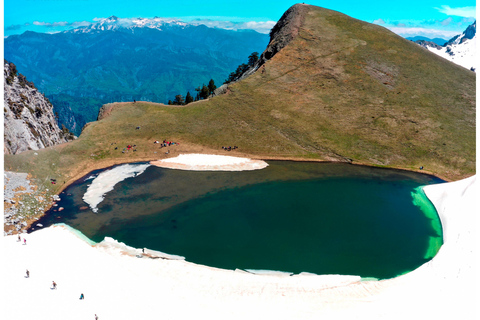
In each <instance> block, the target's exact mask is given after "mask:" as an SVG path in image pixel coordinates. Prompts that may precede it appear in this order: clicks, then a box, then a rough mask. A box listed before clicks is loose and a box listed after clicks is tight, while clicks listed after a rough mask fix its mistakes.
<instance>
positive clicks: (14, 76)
mask: <svg viewBox="0 0 480 320" xmlns="http://www.w3.org/2000/svg"><path fill="white" fill-rule="evenodd" d="M4 78H5V82H4V97H3V99H4V100H3V101H4V109H3V120H4V137H3V140H4V147H3V152H4V154H18V153H20V152H23V151H26V150H38V149H42V148H45V147H49V146H53V145H56V144H59V143H63V142H67V139H66V136H67V132H62V130H60V129H59V128H58V125H57V122H56V120H55V116H54V114H53V111H52V104H51V103H50V102H49V101H48V99H46V98H45V96H44V95H43V94H41V93H40V92H38V90H37V89H36V88H35V86H34V85H33V83H31V82H28V81H27V79H26V78H25V77H24V76H23V75H22V74H19V73H17V69H16V67H15V65H14V64H13V63H8V62H6V61H5V62H4Z"/></svg>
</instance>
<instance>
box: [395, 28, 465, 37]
mask: <svg viewBox="0 0 480 320" xmlns="http://www.w3.org/2000/svg"><path fill="white" fill-rule="evenodd" d="M388 29H389V30H391V31H393V32H395V33H396V34H398V35H400V36H402V37H412V36H424V37H427V38H437V37H438V38H443V39H450V38H452V37H454V36H456V35H457V34H461V32H458V31H448V30H438V29H427V28H400V27H388Z"/></svg>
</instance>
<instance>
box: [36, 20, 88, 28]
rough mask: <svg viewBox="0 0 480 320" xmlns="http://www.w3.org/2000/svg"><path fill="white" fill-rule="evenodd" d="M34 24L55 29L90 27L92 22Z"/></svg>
mask: <svg viewBox="0 0 480 320" xmlns="http://www.w3.org/2000/svg"><path fill="white" fill-rule="evenodd" d="M33 24H34V25H36V26H43V27H47V28H54V27H81V26H88V25H90V24H91V22H88V21H74V22H67V21H59V22H40V21H33Z"/></svg>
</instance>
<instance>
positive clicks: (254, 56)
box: [248, 52, 258, 67]
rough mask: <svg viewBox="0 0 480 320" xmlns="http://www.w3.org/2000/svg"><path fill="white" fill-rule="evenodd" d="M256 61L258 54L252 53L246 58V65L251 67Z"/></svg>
mask: <svg viewBox="0 0 480 320" xmlns="http://www.w3.org/2000/svg"><path fill="white" fill-rule="evenodd" d="M257 61H258V52H252V54H251V55H250V56H248V65H249V66H250V67H253V66H254V65H255V63H257Z"/></svg>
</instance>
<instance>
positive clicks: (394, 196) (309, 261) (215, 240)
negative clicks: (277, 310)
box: [39, 161, 442, 279]
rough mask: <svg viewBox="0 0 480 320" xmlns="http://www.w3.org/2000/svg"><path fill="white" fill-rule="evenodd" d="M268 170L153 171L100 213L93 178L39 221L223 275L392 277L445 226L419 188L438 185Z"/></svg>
mask: <svg viewBox="0 0 480 320" xmlns="http://www.w3.org/2000/svg"><path fill="white" fill-rule="evenodd" d="M269 164H270V166H269V167H267V168H266V169H263V170H257V171H243V172H192V171H181V170H172V169H163V168H157V167H153V166H152V167H149V168H148V169H147V170H146V171H145V172H144V173H143V174H141V175H139V176H138V177H135V178H129V179H126V180H124V181H122V182H120V183H118V184H117V185H116V186H115V188H114V190H113V191H111V192H109V193H107V195H106V197H105V200H104V201H103V202H101V203H100V204H99V205H98V209H99V210H98V212H97V213H94V212H92V211H91V210H90V209H85V206H86V204H85V203H84V202H83V200H82V196H83V194H84V193H85V191H86V189H87V187H88V185H89V184H90V183H91V181H92V180H85V178H87V177H89V176H91V175H94V176H95V175H97V174H98V172H99V171H97V172H93V173H92V174H90V175H87V176H86V177H85V178H84V179H80V180H79V181H78V182H77V183H75V184H73V185H72V186H70V187H69V188H68V189H67V190H65V192H64V193H63V194H61V195H60V196H61V198H62V200H61V201H60V202H59V203H58V205H59V206H61V207H64V208H65V209H64V210H63V211H61V212H59V211H54V210H57V208H58V207H56V208H53V209H52V210H51V211H50V212H49V213H48V214H47V215H46V216H45V217H44V218H42V219H41V220H40V221H39V222H40V223H42V224H44V225H49V224H52V223H59V222H63V223H66V224H68V225H70V226H72V227H73V228H75V229H78V230H80V231H81V232H82V233H84V234H85V235H86V236H87V237H89V238H90V239H92V240H94V241H101V240H103V238H104V237H105V236H109V237H112V238H114V239H116V240H118V241H121V242H124V243H126V244H127V245H129V246H133V247H137V248H143V247H146V248H149V249H153V250H158V251H162V252H166V253H169V254H175V255H181V256H184V257H185V258H186V260H187V261H191V262H194V263H198V264H204V265H208V266H214V267H218V268H224V269H236V268H238V269H261V270H277V271H285V272H292V273H300V272H310V273H316V274H345V275H360V276H362V277H374V278H379V279H386V278H392V277H395V276H397V275H399V274H403V273H405V272H409V271H412V270H414V269H415V268H417V267H419V266H420V265H422V264H423V263H425V262H427V261H428V260H430V259H431V258H432V257H433V256H434V254H435V253H436V251H438V249H439V247H440V245H441V244H442V234H441V226H440V223H439V220H438V216H437V215H436V213H435V210H434V208H433V206H432V205H431V203H430V202H429V201H428V200H425V197H424V195H423V193H422V192H421V191H420V190H419V188H418V187H419V186H422V185H427V184H431V183H439V182H441V180H439V179H437V178H434V177H431V176H428V175H422V174H417V173H411V172H406V171H399V170H388V169H379V168H369V167H360V166H353V165H347V164H330V163H309V162H307V163H298V162H287V161H271V162H269Z"/></svg>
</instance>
